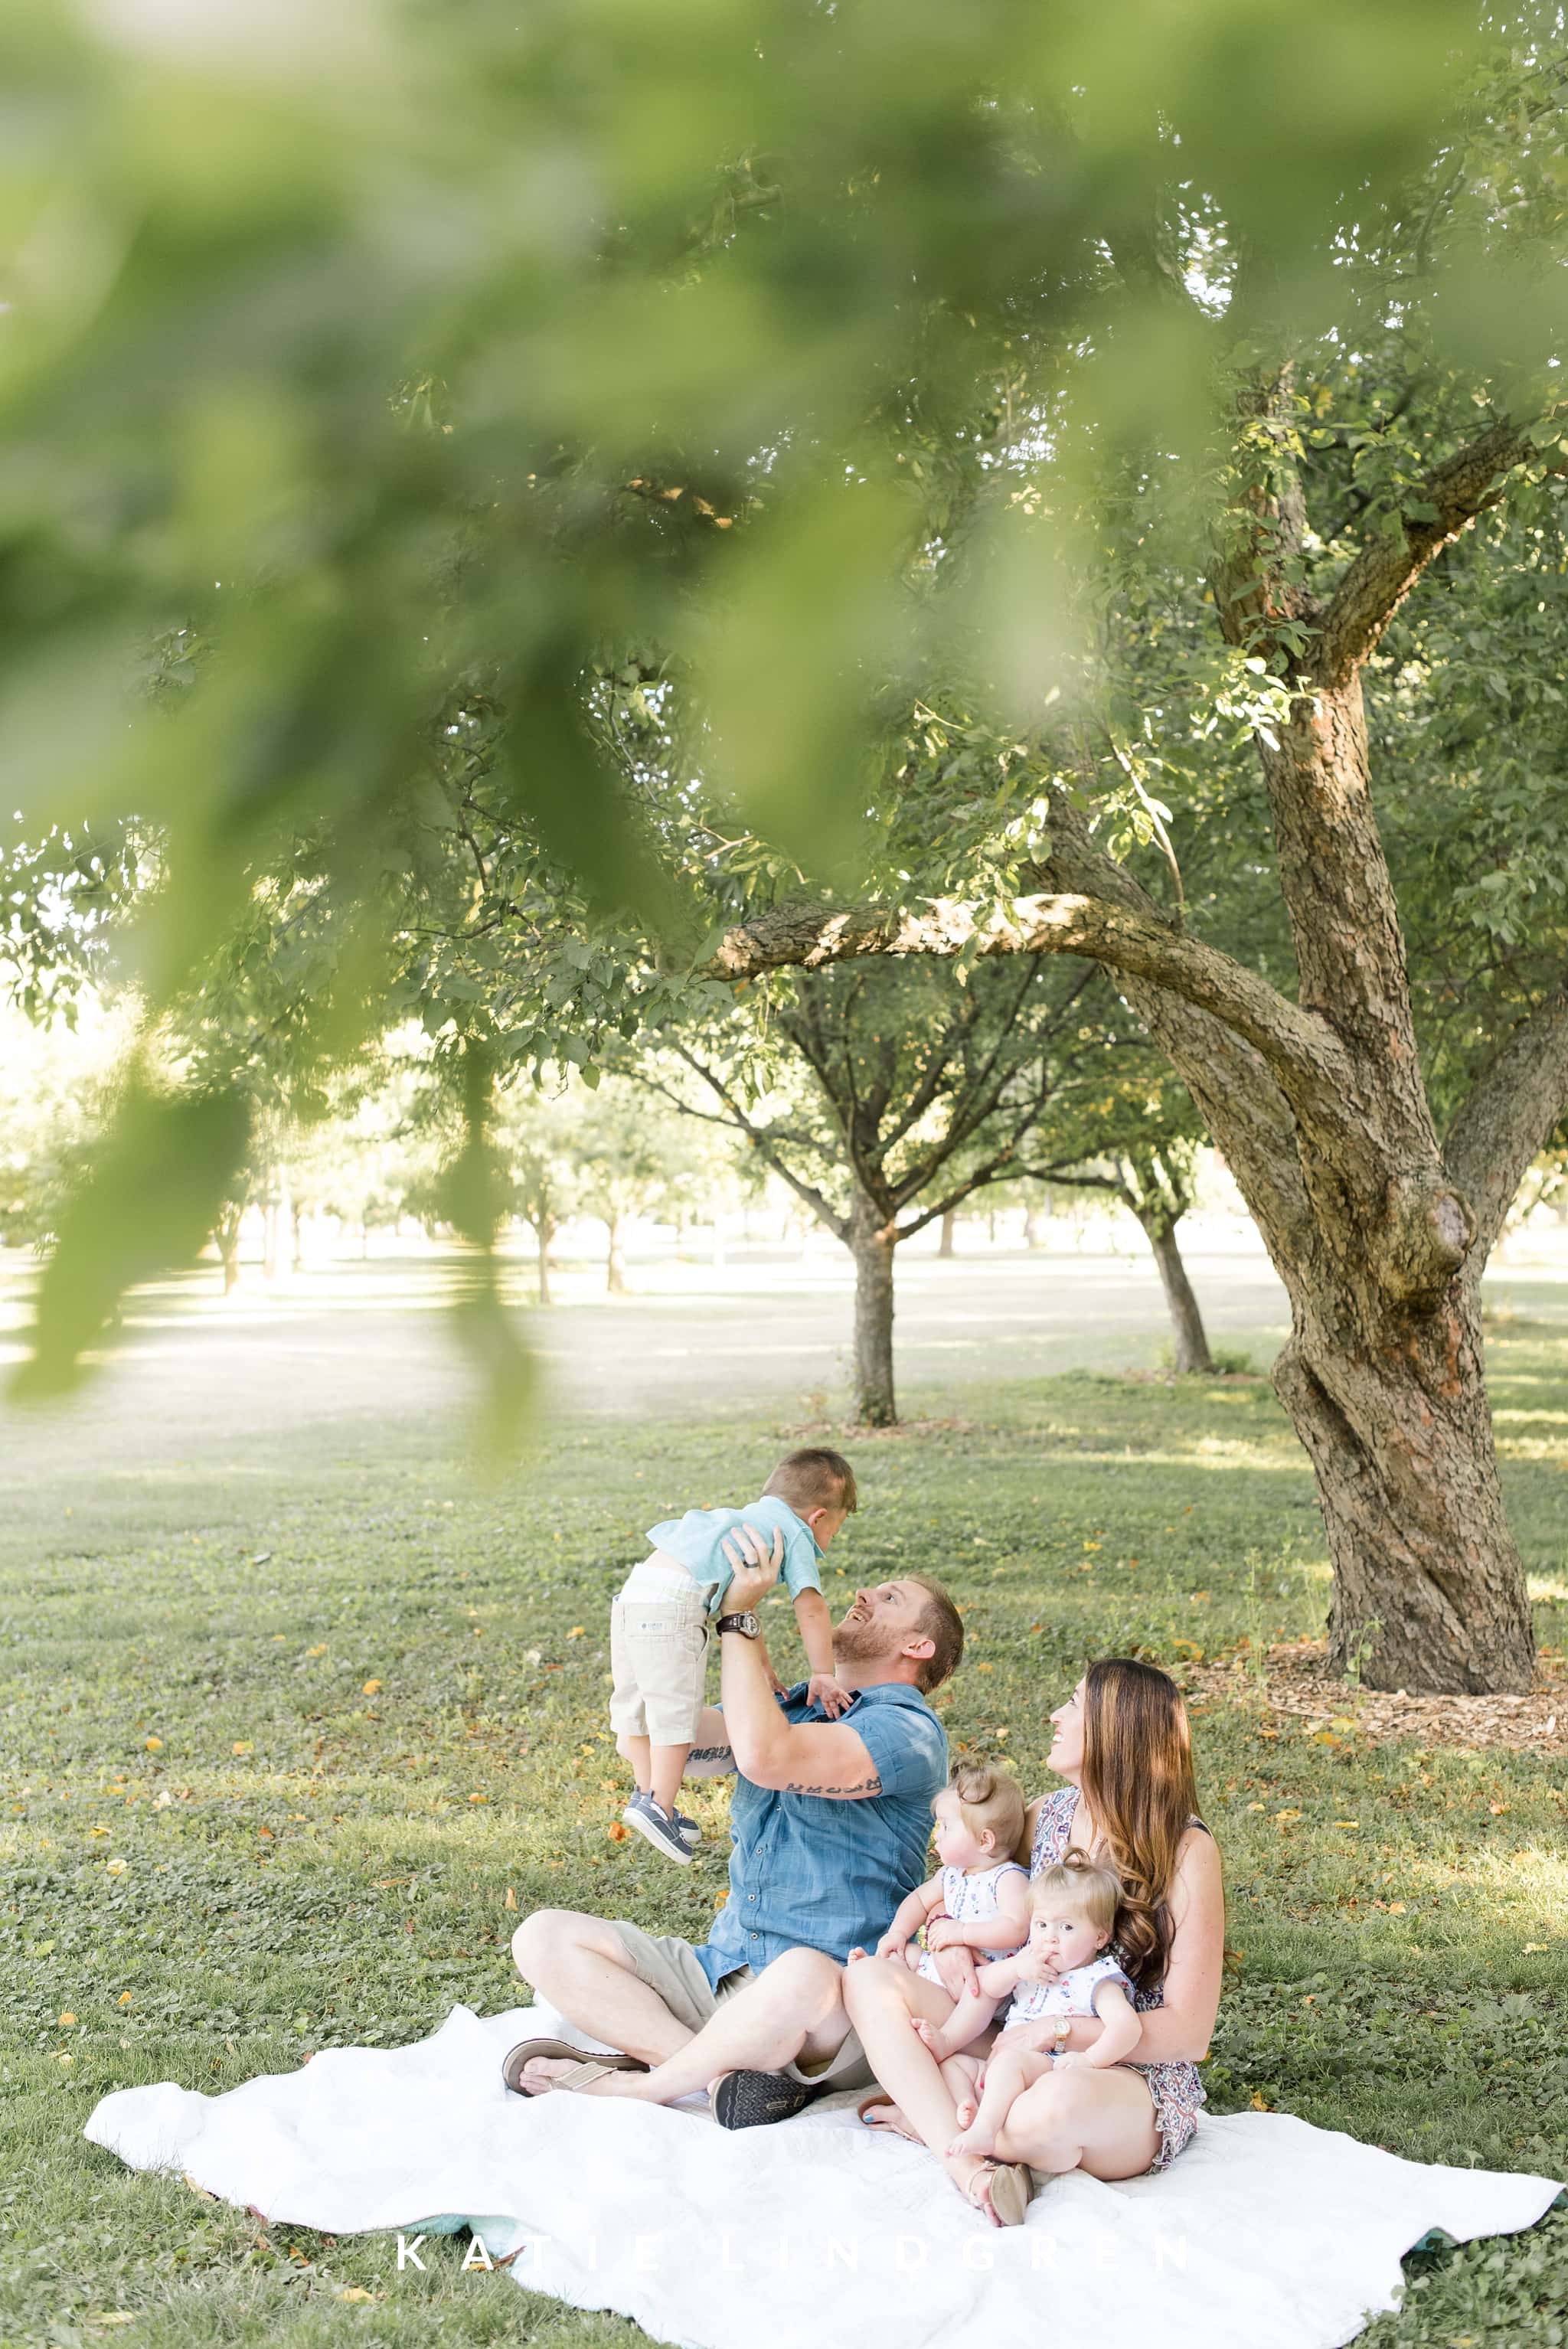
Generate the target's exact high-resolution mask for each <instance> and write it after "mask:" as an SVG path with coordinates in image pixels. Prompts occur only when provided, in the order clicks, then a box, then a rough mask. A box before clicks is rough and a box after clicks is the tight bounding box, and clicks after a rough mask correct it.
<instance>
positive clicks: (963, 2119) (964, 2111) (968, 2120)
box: [953, 2096, 980, 2129]
mask: <svg viewBox="0 0 1568 2349" xmlns="http://www.w3.org/2000/svg"><path fill="white" fill-rule="evenodd" d="M979 2109H980V2107H979V2106H978V2105H977V2104H976V2103H975V2099H974V2097H973V2096H962V2097H960V2099H959V2101H958V2105H957V2108H956V2109H955V2111H954V2116H953V2117H954V2120H955V2121H956V2122H957V2123H958V2126H959V2127H960V2128H961V2129H966V2128H973V2127H974V2126H975V2114H976V2113H977V2112H978V2111H979Z"/></svg>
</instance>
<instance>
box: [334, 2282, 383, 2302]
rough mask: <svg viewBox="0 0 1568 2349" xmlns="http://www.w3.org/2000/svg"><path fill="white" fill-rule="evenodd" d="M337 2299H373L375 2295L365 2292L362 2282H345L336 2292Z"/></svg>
mask: <svg viewBox="0 0 1568 2349" xmlns="http://www.w3.org/2000/svg"><path fill="white" fill-rule="evenodd" d="M337 2296H338V2298H339V2300H374V2299H375V2298H376V2297H377V2295H376V2293H375V2292H366V2289H365V2286H364V2285H363V2284H362V2283H346V2284H344V2285H343V2286H342V2287H341V2289H340V2290H339V2292H338V2295H337Z"/></svg>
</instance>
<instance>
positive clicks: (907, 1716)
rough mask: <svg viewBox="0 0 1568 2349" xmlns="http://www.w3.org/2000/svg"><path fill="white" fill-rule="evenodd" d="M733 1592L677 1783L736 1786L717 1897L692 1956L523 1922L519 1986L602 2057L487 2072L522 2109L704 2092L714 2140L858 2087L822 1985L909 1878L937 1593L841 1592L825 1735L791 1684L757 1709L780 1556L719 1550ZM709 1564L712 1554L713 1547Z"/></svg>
mask: <svg viewBox="0 0 1568 2349" xmlns="http://www.w3.org/2000/svg"><path fill="white" fill-rule="evenodd" d="M729 1538H730V1540H731V1541H732V1542H733V1543H734V1545H735V1547H734V1548H732V1549H729V1551H728V1554H729V1556H730V1559H731V1563H732V1564H733V1565H734V1566H735V1567H736V1569H737V1571H736V1576H735V1580H734V1581H733V1583H732V1584H731V1585H730V1588H729V1591H728V1593H727V1600H726V1608H727V1611H726V1613H725V1614H724V1615H723V1616H721V1617H720V1619H719V1622H718V1633H719V1654H720V1660H721V1672H722V1679H721V1689H722V1695H723V1707H722V1710H720V1709H718V1708H717V1707H710V1708H709V1709H708V1711H707V1713H706V1714H705V1715H704V1717H703V1724H702V1729H701V1731H700V1733H699V1743H698V1746H697V1749H696V1751H694V1753H693V1754H692V1757H691V1762H690V1764H688V1769H689V1770H690V1772H691V1774H692V1775H705V1774H706V1775H717V1773H719V1772H722V1771H732V1770H733V1771H736V1772H738V1774H739V1783H738V1785H737V1787H736V1790H735V1796H734V1800H733V1802H732V1804H731V1807H730V1832H731V1835H732V1837H733V1839H734V1848H733V1851H732V1854H731V1857H730V1863H729V1894H728V1898H727V1901H726V1903H725V1906H724V1907H723V1908H722V1909H720V1910H719V1912H718V1914H717V1917H716V1918H715V1920H714V1924H713V1931H712V1933H711V1934H710V1936H709V1938H708V1940H707V1941H706V1942H705V1943H703V1944H702V1945H701V1946H700V1947H697V1948H694V1947H693V1946H692V1944H691V1943H690V1942H689V1941H683V1940H677V1939H676V1937H675V1936H673V1935H670V1934H664V1935H655V1934H651V1933H645V1932H644V1931H643V1930H642V1929H641V1928H640V1927H639V1926H636V1925H625V1924H620V1923H618V1922H616V1921H614V1920H609V1919H604V1918H600V1917H585V1916H581V1915H579V1914H578V1913H577V1912H576V1911H575V1910H573V1909H535V1910H534V1912H533V1914H532V1916H531V1917H529V1918H527V1919H525V1920H524V1921H523V1923H522V1924H521V1925H520V1926H519V1927H518V1929H517V1931H516V1933H515V1935H514V1936H513V1939H512V1944H511V1948H512V1955H513V1957H514V1958H515V1959H516V1961H517V1967H518V1971H519V1972H520V1973H521V1975H522V1977H523V1980H524V1981H525V1982H531V1984H532V1986H533V1988H534V1990H535V1991H536V1992H538V1994H539V1996H540V1997H541V1998H542V1999H543V2000H545V2001H547V2002H548V2003H549V2004H550V2005H551V2006H552V2007H554V2008H555V2009H556V2011H557V2012H558V2013H561V2014H562V2015H564V2016H565V2017H566V2019H567V2021H568V2022H569V2023H573V2024H575V2025H576V2027H577V2028H578V2029H579V2030H580V2031H582V2032H583V2033H587V2034H588V2035H590V2036H591V2037H593V2038H594V2039H599V2040H603V2041H604V2042H605V2043H606V2044H607V2045H609V2046H611V2047H614V2048H621V2049H624V2051H625V2052H624V2054H620V2055H609V2056H592V2055H589V2056H585V2055H584V2054H583V2052H582V2051H581V2050H580V2049H575V2048H573V2047H571V2046H569V2045H567V2044H565V2043H564V2042H562V2041H559V2040H549V2039H534V2040H524V2041H523V2042H522V2044H521V2045H520V2046H518V2047H514V2048H513V2049H512V2051H511V2054H510V2055H509V2056H508V2057H507V2059H506V2065H505V2077H506V2083H507V2085H508V2086H509V2087H511V2088H516V2089H519V2090H521V2092H522V2093H523V2094H525V2095H542V2094H543V2093H545V2092H546V2091H548V2090H551V2089H562V2088H573V2089H580V2090H584V2091H586V2092H587V2093H588V2094H590V2095H612V2096H631V2097H635V2098H639V2099H641V2100H642V2101H644V2102H645V2103H652V2104H671V2103H673V2102H674V2101H675V2100H676V2098H677V2097H681V2096H687V2095H693V2094H694V2093H697V2092H700V2091H701V2090H703V2089H705V2088H706V2089H708V2090H709V2091H710V2093H711V2095H712V2099H713V2109H714V2115H715V2117H716V2118H717V2120H718V2121H719V2122H720V2123H721V2124H722V2125H723V2126H724V2127H726V2128H749V2127H755V2126H756V2125H757V2124H758V2122H763V2121H776V2120H786V2119H788V2118H789V2116H790V2115H791V2114H792V2113H797V2112H799V2110H800V2109H801V2107H802V2106H805V2105H809V2104H810V2102H811V2101H812V2099H813V2098H814V2097H816V2096H820V2095H825V2094H826V2093H827V2092H828V2091H829V2090H830V2089H834V2088H853V2087H867V2086H869V2085H871V2081H872V2075H871V2072H870V2069H869V2068H868V2066H867V2064H866V2062H865V2059H864V2057H863V2055H862V2054H861V2048H860V2043H859V2041H858V2040H857V2039H856V2038H855V2036H854V2034H853V2033H852V2032H851V2029H850V2027H849V2023H848V2020H847V2018H846V2016H845V2013H844V2008H843V2001H842V1997H841V1987H840V1986H841V1982H842V1980H843V1973H842V1968H843V1964H844V1961H845V1960H846V1959H847V1958H848V1955H849V1952H850V1951H851V1949H852V1948H853V1947H855V1946H856V1945H857V1944H861V1945H863V1946H864V1947H865V1948H867V1949H873V1948H874V1947H875V1946H876V1942H877V1939H878V1937H879V1935H880V1934H881V1933H882V1930H883V1929H884V1928H885V1926H886V1924H887V1920H888V1919H889V1918H890V1917H891V1916H892V1912H893V1910H894V1909H896V1908H897V1907H898V1904H899V1902H900V1901H901V1900H902V1899H903V1897H904V1895H905V1894H906V1893H907V1892H911V1891H913V1889H914V1887H915V1886H916V1885H917V1884H919V1883H920V1882H921V1881H922V1880H923V1878H924V1876H925V1874H926V1859H925V1853H926V1842H927V1838H928V1837H929V1835H930V1832H931V1806H932V1801H933V1798H934V1796H935V1795H938V1794H940V1792H941V1791H942V1788H943V1787H944V1785H946V1783H947V1775H948V1763H947V1739H946V1736H945V1734H944V1731H943V1728H942V1724H941V1723H940V1722H939V1721H938V1720H937V1718H936V1715H935V1714H934V1713H933V1711H932V1710H931V1707H930V1706H929V1705H928V1704H927V1702H925V1699H926V1696H927V1694H928V1693H929V1692H930V1691H931V1690H933V1689H934V1688H938V1687H940V1686H941V1684H942V1682H944V1680H946V1679H947V1678H948V1677H949V1676H950V1674H951V1673H952V1672H953V1671H954V1670H955V1669H956V1667H957V1664H958V1660H959V1658H960V1656H961V1655H962V1653H963V1651H964V1626H963V1624H962V1622H961V1621H960V1619H959V1616H958V1610H957V1609H956V1608H955V1607H954V1604H953V1601H952V1600H951V1599H949V1598H948V1596H947V1594H946V1592H945V1591H944V1590H943V1589H942V1588H941V1587H940V1585H938V1584H936V1583H934V1582H928V1581H926V1580H925V1579H924V1578H923V1577H921V1576H918V1575H904V1576H902V1577H901V1578H899V1579H898V1580H897V1581H896V1582H882V1583H879V1584H877V1585H876V1586H875V1588H870V1589H864V1590H858V1591H857V1592H856V1593H855V1598H854V1604H853V1605H852V1606H851V1608H850V1609H849V1611H848V1613H847V1614H846V1615H845V1616H844V1618H843V1620H842V1621H841V1623H839V1624H838V1625H836V1626H835V1628H834V1631H833V1656H834V1662H835V1666H836V1676H837V1678H838V1681H839V1682H840V1685H841V1687H844V1688H847V1689H851V1690H853V1692H854V1698H853V1702H851V1704H850V1705H849V1706H848V1708H847V1709H846V1710H845V1711H844V1712H843V1713H841V1715H840V1716H839V1718H838V1720H837V1721H829V1720H828V1719H827V1718H826V1717H825V1715H824V1713H823V1709H822V1707H821V1706H820V1705H810V1704H808V1703H807V1702H806V1689H805V1684H804V1682H802V1683H801V1684H800V1686H799V1687H798V1688H794V1689H791V1690H790V1691H789V1694H788V1695H786V1696H782V1697H780V1696H776V1695H775V1693H774V1692H773V1689H772V1686H771V1684H770V1676H769V1671H768V1669H767V1666H766V1664H765V1661H764V1658H763V1651H762V1650H761V1648H760V1647H759V1646H758V1622H757V1618H756V1615H755V1613H754V1612H753V1609H755V1607H756V1604H757V1602H758V1599H761V1598H762V1596H763V1594H764V1593H765V1592H766V1591H767V1590H769V1588H771V1587H772V1585H773V1584H774V1583H775V1582H776V1581H777V1579H778V1577H779V1567H780V1565H781V1563H782V1557H783V1552H782V1546H781V1543H780V1541H779V1537H778V1535H777V1534H775V1536H774V1537H773V1541H772V1545H771V1547H769V1544H768V1542H767V1541H766V1540H765V1539H764V1537H762V1536H761V1535H759V1534H758V1533H756V1532H754V1531H753V1529H752V1528H751V1527H750V1526H741V1527H739V1528H738V1530H737V1532H736V1533H735V1534H734V1535H733V1536H732V1537H729ZM727 1547H728V1545H727Z"/></svg>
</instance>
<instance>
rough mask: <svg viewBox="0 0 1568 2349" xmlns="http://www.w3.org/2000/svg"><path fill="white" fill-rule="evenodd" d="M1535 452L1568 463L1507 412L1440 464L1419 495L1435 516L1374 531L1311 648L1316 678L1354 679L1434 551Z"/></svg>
mask: <svg viewBox="0 0 1568 2349" xmlns="http://www.w3.org/2000/svg"><path fill="white" fill-rule="evenodd" d="M1532 459H1543V460H1544V461H1545V462H1546V463H1547V464H1548V465H1549V466H1550V467H1551V468H1552V469H1553V471H1563V468H1564V465H1565V464H1568V460H1564V459H1563V457H1562V456H1561V454H1560V453H1559V452H1558V451H1556V450H1552V451H1551V452H1550V453H1548V452H1547V451H1545V450H1541V449H1538V448H1537V446H1536V444H1535V441H1534V440H1532V436H1531V433H1530V431H1529V430H1527V429H1525V428H1524V427H1523V426H1522V425H1519V424H1515V423H1514V422H1513V421H1512V420H1511V419H1510V418H1509V417H1506V416H1504V417H1500V418H1499V419H1498V420H1497V422H1496V423H1495V424H1493V425H1491V427H1490V428H1489V429H1488V430H1486V431H1485V432H1483V433H1482V434H1481V435H1480V439H1479V440H1472V441H1471V442H1470V445H1469V446H1468V447H1467V448H1464V449H1460V450H1456V451H1455V453H1454V454H1453V455H1452V456H1451V457H1445V458H1444V460H1443V461H1442V463H1441V464H1440V465H1436V466H1434V467H1433V469H1432V471H1430V472H1429V474H1428V476H1427V478H1426V481H1425V482H1424V483H1423V485H1422V491H1421V496H1420V499H1419V501H1418V502H1419V503H1421V504H1423V505H1429V506H1431V507H1432V508H1433V509H1434V512H1433V515H1432V517H1431V518H1430V519H1429V520H1425V521H1418V520H1414V519H1410V518H1402V519H1401V521H1400V523H1399V525H1398V528H1396V529H1395V530H1393V531H1391V532H1389V533H1379V534H1378V535H1377V537H1376V538H1372V539H1369V540H1368V541H1367V544H1366V545H1365V546H1364V547H1363V548H1362V549H1361V552H1360V554H1358V555H1357V557H1356V559H1355V561H1354V562H1353V563H1352V564H1350V566H1349V568H1348V569H1347V570H1346V572H1345V573H1344V574H1343V576H1342V577H1341V579H1340V581H1339V585H1337V587H1336V589H1335V591H1334V594H1333V595H1332V597H1331V598H1330V600H1329V603H1328V606H1327V609H1326V611H1325V613H1324V615H1323V622H1322V626H1321V628H1320V630H1319V632H1318V636H1317V638H1316V642H1315V646H1314V647H1313V652H1312V656H1311V661H1310V670H1311V675H1312V677H1313V679H1314V681H1315V683H1317V684H1319V685H1326V686H1339V685H1345V684H1346V683H1347V682H1348V681H1349V679H1350V678H1352V677H1353V676H1354V675H1355V673H1356V671H1357V668H1359V667H1360V666H1361V664H1362V662H1363V661H1364V660H1365V659H1366V658H1367V655H1368V653H1370V652H1371V651H1372V649H1373V647H1375V646H1376V644H1377V640H1378V638H1379V637H1380V636H1381V635H1382V633H1383V631H1384V629H1385V628H1386V627H1387V625H1388V622H1389V621H1390V620H1391V619H1392V617H1393V616H1394V614H1395V613H1396V612H1397V611H1398V608H1399V605H1401V604H1402V603H1403V601H1404V599H1405V597H1406V596H1407V595H1408V594H1409V592H1410V590H1411V588H1412V587H1413V586H1414V585H1415V584H1416V582H1417V580H1418V578H1419V577H1420V575H1421V574H1422V572H1423V571H1424V570H1425V569H1426V567H1427V565H1428V564H1429V562H1430V561H1431V559H1432V557H1433V555H1434V554H1437V553H1438V551H1439V548H1441V547H1444V546H1446V545H1447V544H1448V543H1449V540H1450V539H1452V538H1456V537H1457V536H1458V535H1459V533H1460V531H1461V530H1463V528H1464V527H1465V525H1466V523H1470V522H1473V521H1474V519H1475V517H1476V515H1477V514H1479V513H1483V512H1485V511H1486V509H1487V507H1488V506H1494V505H1496V504H1498V503H1499V502H1500V501H1501V497H1502V495H1503V491H1504V485H1505V482H1506V478H1507V476H1508V475H1509V474H1510V473H1511V472H1512V471H1513V470H1514V469H1515V467H1516V466H1519V465H1522V464H1527V463H1529V462H1530V461H1531V460H1532Z"/></svg>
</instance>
